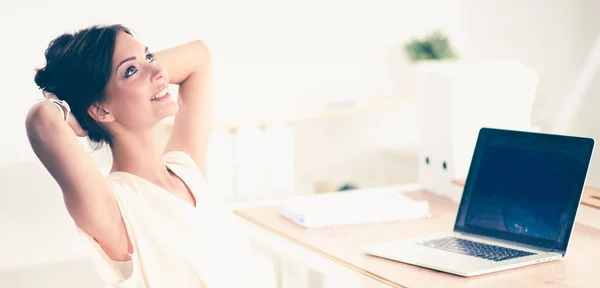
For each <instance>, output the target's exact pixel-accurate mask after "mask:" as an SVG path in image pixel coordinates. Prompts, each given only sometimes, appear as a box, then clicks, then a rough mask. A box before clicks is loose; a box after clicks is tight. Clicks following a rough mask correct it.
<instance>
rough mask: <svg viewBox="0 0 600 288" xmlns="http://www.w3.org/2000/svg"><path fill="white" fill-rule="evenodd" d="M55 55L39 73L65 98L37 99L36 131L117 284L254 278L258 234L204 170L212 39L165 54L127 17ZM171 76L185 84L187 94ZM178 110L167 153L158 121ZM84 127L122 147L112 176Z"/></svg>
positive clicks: (30, 125)
mask: <svg viewBox="0 0 600 288" xmlns="http://www.w3.org/2000/svg"><path fill="white" fill-rule="evenodd" d="M45 56H46V62H47V63H46V66H45V67H44V68H41V69H39V70H38V72H37V74H36V77H35V82H36V84H37V85H38V86H39V87H40V88H41V89H43V91H44V95H47V96H48V97H49V98H57V99H59V100H61V101H43V102H40V103H38V104H36V105H35V106H33V107H32V108H31V109H30V111H29V113H28V116H27V120H26V128H27V135H28V137H29V141H30V143H31V146H32V148H33V150H34V152H35V154H36V155H37V157H38V158H39V159H40V161H41V162H42V163H43V164H44V166H45V167H46V169H47V170H48V171H49V172H50V174H51V175H52V176H53V177H54V179H55V180H56V182H57V183H58V184H59V185H60V187H61V189H62V192H63V196H64V197H63V198H64V202H65V205H66V208H67V210H68V212H69V214H70V215H71V217H72V218H73V220H74V222H75V224H76V227H77V230H78V231H79V232H80V234H81V236H82V239H83V241H84V243H86V244H87V246H88V247H89V248H90V252H91V257H92V259H93V260H94V263H95V264H96V267H97V270H98V272H99V273H100V275H101V276H102V277H103V279H104V280H105V281H106V282H107V283H109V284H111V285H113V286H115V287H241V286H243V287H252V286H253V284H252V283H256V282H255V281H256V279H254V277H255V274H254V273H253V272H251V271H252V268H251V267H255V265H253V263H251V261H253V257H252V251H251V248H250V246H249V243H248V242H247V241H246V240H244V239H245V236H244V235H243V234H242V233H241V231H239V230H238V229H237V227H236V226H235V220H234V218H233V217H234V216H233V214H232V213H231V211H229V210H228V209H227V208H226V206H225V205H224V202H223V201H222V200H221V199H219V197H218V196H217V194H216V193H214V192H212V191H210V189H209V187H208V185H207V184H206V182H205V181H204V178H203V175H202V172H203V164H204V162H205V161H204V158H205V154H206V147H207V142H208V135H209V132H210V131H209V127H210V126H211V123H210V119H211V111H210V107H211V88H210V86H211V81H212V80H211V60H210V53H209V51H208V49H207V48H206V46H205V45H204V43H203V42H202V41H193V42H189V43H185V44H182V45H179V46H175V47H172V48H169V49H166V50H163V51H159V52H157V53H156V54H153V53H151V52H150V51H149V49H148V48H147V47H146V46H145V45H143V44H142V43H140V42H139V41H138V40H137V39H135V38H134V37H133V36H132V33H131V32H130V31H129V30H128V29H127V28H125V27H123V26H120V25H112V26H92V27H89V28H86V29H83V30H80V31H77V32H76V33H74V34H63V35H61V36H59V37H58V38H56V39H55V40H53V41H52V42H51V43H50V45H49V47H48V49H47V50H46V54H45ZM169 84H175V85H179V93H178V95H179V97H178V99H177V101H175V100H174V99H173V98H171V94H170V92H169V91H168V87H169ZM57 108H58V109H57ZM57 110H58V111H57ZM69 111H70V112H69ZM65 112H66V113H71V114H72V115H71V116H73V117H69V118H67V117H63V116H62V115H63V114H62V113H65ZM173 115H175V123H174V125H173V130H172V134H171V138H170V139H169V141H168V143H167V146H166V148H165V150H164V151H161V149H159V148H157V145H156V143H155V141H154V139H155V137H154V127H155V125H156V124H157V123H158V122H159V121H161V120H162V119H164V118H165V117H169V116H173ZM65 119H68V120H67V121H65ZM76 135H78V136H84V135H87V136H88V138H89V139H90V140H91V141H93V142H96V143H98V144H102V143H107V144H108V145H109V146H110V148H111V151H112V154H113V166H112V169H111V173H110V174H109V175H108V176H107V177H103V176H102V174H101V172H100V171H99V170H98V168H97V167H95V165H94V164H93V162H92V160H91V159H90V156H89V155H88V154H86V152H85V151H84V149H83V147H81V146H80V145H79V142H77V140H76V137H75V136H76ZM232 275H235V277H231V276H232Z"/></svg>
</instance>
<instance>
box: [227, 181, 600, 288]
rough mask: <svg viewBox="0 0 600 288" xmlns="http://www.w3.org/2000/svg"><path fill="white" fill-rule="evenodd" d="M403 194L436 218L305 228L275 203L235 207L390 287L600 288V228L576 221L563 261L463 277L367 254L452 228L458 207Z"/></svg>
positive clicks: (258, 222) (417, 193)
mask: <svg viewBox="0 0 600 288" xmlns="http://www.w3.org/2000/svg"><path fill="white" fill-rule="evenodd" d="M405 195H407V196H409V197H411V198H413V199H419V200H427V201H429V203H430V209H431V212H432V218H430V219H422V220H410V221H399V222H394V223H384V224H374V225H358V226H351V227H336V228H327V229H304V228H301V227H299V226H297V225H295V224H293V223H292V222H290V221H288V220H286V219H285V218H283V217H281V216H280V215H279V213H278V208H277V207H276V206H267V207H258V208H246V209H240V210H236V211H235V213H236V214H237V215H239V216H240V217H242V218H244V219H246V220H247V221H250V222H251V223H254V224H255V225H257V226H260V227H262V228H264V229H266V230H268V231H270V232H272V233H273V235H274V237H283V238H286V239H288V240H290V241H293V242H294V243H296V244H297V245H299V246H302V247H304V248H306V249H307V250H308V251H310V252H312V253H315V254H318V255H320V256H321V257H325V258H328V259H330V260H332V261H335V262H338V263H340V264H342V265H344V266H345V267H347V268H348V269H352V270H354V271H356V272H358V273H361V274H363V275H365V276H367V277H370V278H373V279H376V280H378V281H381V282H382V283H385V284H387V285H389V286H391V287H467V286H468V287H525V286H526V287H548V286H551V287H600V282H597V280H595V279H597V278H596V275H598V274H599V273H600V230H596V229H592V228H588V227H585V226H581V225H578V224H577V225H575V228H574V230H573V234H572V237H571V241H570V245H569V249H568V251H567V254H566V257H565V258H564V259H562V260H558V261H553V262H548V263H542V264H537V265H533V266H528V267H523V268H517V269H512V270H508V271H503V272H497V273H493V274H488V275H482V276H476V277H470V278H463V277H460V276H454V275H451V274H446V273H443V272H437V271H433V270H429V269H425V268H420V267H416V266H412V265H407V264H403V263H399V262H395V261H391V260H386V259H381V258H378V257H373V256H369V255H366V254H364V253H363V252H362V251H361V247H362V246H364V245H368V244H374V243H381V242H386V241H392V240H395V239H403V238H407V237H414V236H422V235H428V234H432V233H440V232H448V231H452V228H453V225H454V220H455V217H456V212H457V209H458V206H457V204H456V203H453V202H452V201H450V200H447V199H443V198H440V197H437V196H434V195H431V194H429V193H427V192H423V191H415V192H409V193H406V194H405Z"/></svg>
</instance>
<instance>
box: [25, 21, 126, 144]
mask: <svg viewBox="0 0 600 288" xmlns="http://www.w3.org/2000/svg"><path fill="white" fill-rule="evenodd" d="M119 32H125V33H127V34H130V35H133V34H132V33H131V30H129V29H128V28H126V27H124V26H122V25H110V26H99V25H94V26H91V27H89V28H86V29H82V30H79V31H77V32H75V33H72V34H71V33H65V34H63V35H60V36H58V37H57V38H56V39H54V40H52V41H51V42H50V44H49V45H48V48H47V49H46V52H45V56H46V67H44V68H41V69H37V73H36V75H35V83H36V84H37V85H38V86H39V87H40V89H44V90H46V91H48V92H50V93H53V94H54V95H56V97H58V98H59V99H61V100H65V101H67V103H69V106H70V107H71V112H72V113H73V116H75V119H76V120H77V121H78V122H79V124H80V125H81V127H82V128H83V129H85V130H86V131H87V132H88V138H89V139H90V140H91V141H92V142H94V143H96V144H97V147H96V148H99V147H101V146H102V144H104V143H108V145H109V146H112V137H111V135H110V134H109V133H108V131H106V129H104V128H103V127H102V126H101V125H99V124H98V123H97V122H96V121H95V120H94V119H93V118H92V117H91V116H90V115H89V114H88V108H89V107H90V106H91V105H93V104H94V103H100V102H102V101H104V100H105V98H106V85H107V84H108V81H109V80H110V76H111V73H112V61H113V53H114V50H115V42H116V38H117V35H118V33H119Z"/></svg>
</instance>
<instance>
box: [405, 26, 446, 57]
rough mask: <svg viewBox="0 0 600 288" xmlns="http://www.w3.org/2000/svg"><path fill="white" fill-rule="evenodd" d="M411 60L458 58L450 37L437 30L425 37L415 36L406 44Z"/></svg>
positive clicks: (406, 50) (407, 53) (406, 51)
mask: <svg viewBox="0 0 600 288" xmlns="http://www.w3.org/2000/svg"><path fill="white" fill-rule="evenodd" d="M404 52H405V53H406V55H407V56H408V59H409V60H410V62H413V63H417V62H423V61H442V60H455V59H457V58H458V55H457V53H456V52H455V50H454V48H453V47H452V46H451V45H450V41H449V40H448V37H447V36H446V35H445V34H444V33H442V32H441V31H440V30H436V31H434V32H432V33H431V34H429V35H427V36H426V37H425V38H423V39H417V38H413V39H411V40H410V41H409V42H408V43H406V44H405V45H404Z"/></svg>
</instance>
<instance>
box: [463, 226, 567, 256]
mask: <svg viewBox="0 0 600 288" xmlns="http://www.w3.org/2000/svg"><path fill="white" fill-rule="evenodd" d="M454 233H456V234H459V235H465V236H469V237H473V238H481V239H485V240H489V241H493V242H498V243H501V244H507V245H513V246H519V247H523V248H527V249H533V250H538V251H543V252H554V253H560V254H561V255H563V256H564V253H563V252H562V251H557V250H556V249H550V248H545V247H538V246H533V245H527V244H523V243H519V242H514V241H508V240H504V239H499V238H494V237H488V236H482V235H481V234H474V233H467V232H462V231H460V232H459V231H454Z"/></svg>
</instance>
